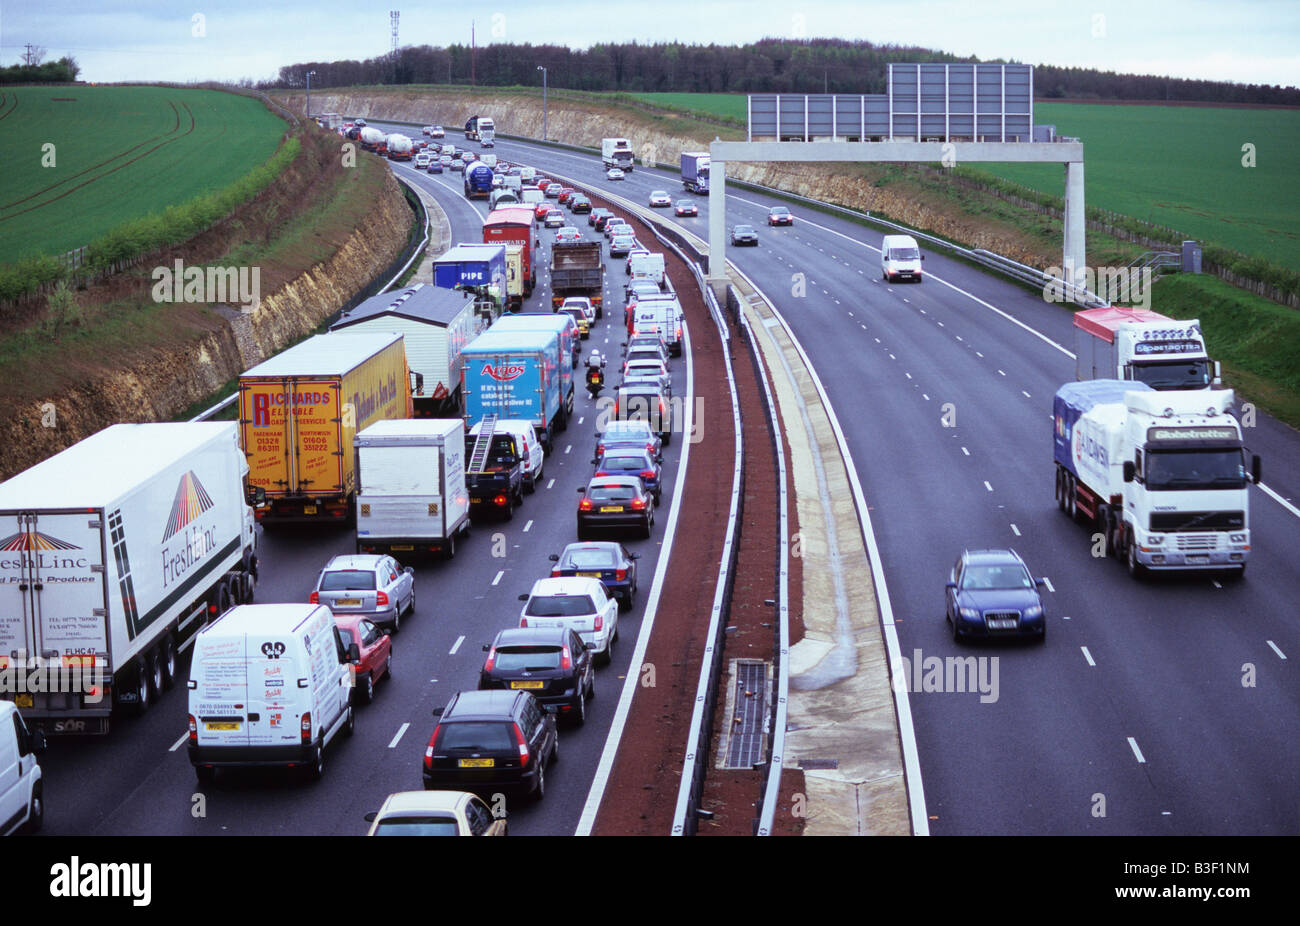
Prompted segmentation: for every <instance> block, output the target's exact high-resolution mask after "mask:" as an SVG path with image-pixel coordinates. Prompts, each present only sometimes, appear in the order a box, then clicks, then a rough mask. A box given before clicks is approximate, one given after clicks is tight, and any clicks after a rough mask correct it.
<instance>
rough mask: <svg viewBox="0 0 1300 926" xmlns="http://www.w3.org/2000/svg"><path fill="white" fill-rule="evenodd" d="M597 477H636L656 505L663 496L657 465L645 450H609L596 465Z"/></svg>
mask: <svg viewBox="0 0 1300 926" xmlns="http://www.w3.org/2000/svg"><path fill="white" fill-rule="evenodd" d="M595 475H597V476H638V477H640V479H641V485H642V486H644V487H645V491H646V494H647V495H653V496H654V500H655V504H656V505H658V504H659V503H660V501H661V496H662V495H663V483H662V481H661V480H660V478H659V477H660V471H659V464H658V463H656V462H655V459H654V457H653V456H651V454H650V452H649V451H646V450H626V449H611V450H607V451H605V455H604V456H603V457H601V458H600V461H599V462H598V463H597V464H596V472H595Z"/></svg>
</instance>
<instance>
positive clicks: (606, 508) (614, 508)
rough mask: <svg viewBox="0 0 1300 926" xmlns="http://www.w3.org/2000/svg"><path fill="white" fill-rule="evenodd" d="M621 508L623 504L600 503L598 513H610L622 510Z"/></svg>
mask: <svg viewBox="0 0 1300 926" xmlns="http://www.w3.org/2000/svg"><path fill="white" fill-rule="evenodd" d="M622 510H623V506H622V505H602V506H601V509H600V513H601V514H612V513H616V512H619V511H622Z"/></svg>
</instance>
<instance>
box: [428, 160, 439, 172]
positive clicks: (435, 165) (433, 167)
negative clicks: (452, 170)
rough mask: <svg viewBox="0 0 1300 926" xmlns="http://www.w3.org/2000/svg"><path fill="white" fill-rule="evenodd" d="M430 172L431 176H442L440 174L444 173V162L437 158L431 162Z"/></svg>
mask: <svg viewBox="0 0 1300 926" xmlns="http://www.w3.org/2000/svg"><path fill="white" fill-rule="evenodd" d="M428 171H429V173H431V174H440V173H442V161H439V160H438V159H437V158H436V157H435V158H434V159H433V160H432V161H430V162H429V167H428Z"/></svg>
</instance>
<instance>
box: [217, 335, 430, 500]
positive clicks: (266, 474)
mask: <svg viewBox="0 0 1300 926" xmlns="http://www.w3.org/2000/svg"><path fill="white" fill-rule="evenodd" d="M412 414H413V408H412V404H411V388H410V378H409V371H408V370H407V366H406V350H405V345H404V343H403V340H402V335H400V334H397V333H395V332H392V331H387V332H370V331H367V332H356V333H349V332H346V331H343V332H336V333H333V334H320V335H317V336H316V337H313V338H308V339H307V340H306V341H303V342H302V343H301V344H298V345H296V346H294V347H291V348H289V349H288V350H287V351H284V352H283V353H281V354H278V355H277V356H275V357H272V358H271V359H270V360H267V361H266V362H264V363H260V364H258V365H257V366H255V367H253V368H252V369H251V370H248V371H247V372H245V373H244V374H243V375H242V376H240V377H239V432H240V444H241V445H242V446H243V448H244V453H245V455H246V456H247V457H248V484H249V487H250V490H260V493H261V495H262V498H263V500H264V503H263V504H261V505H259V506H258V508H257V511H256V514H257V517H258V520H260V521H262V522H264V523H273V522H281V521H306V522H311V521H321V520H328V521H346V520H349V519H350V518H351V517H352V513H353V508H352V502H353V497H354V495H355V494H356V488H357V484H356V469H355V467H354V466H353V462H354V457H353V454H352V438H353V436H354V435H355V434H356V432H357V431H360V430H362V429H363V428H366V427H368V426H369V425H371V424H373V423H374V422H376V421H379V420H381V419H384V418H410V417H411V415H412Z"/></svg>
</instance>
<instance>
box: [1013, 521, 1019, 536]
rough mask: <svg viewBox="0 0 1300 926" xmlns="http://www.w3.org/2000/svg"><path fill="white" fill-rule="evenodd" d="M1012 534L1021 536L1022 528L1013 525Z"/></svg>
mask: <svg viewBox="0 0 1300 926" xmlns="http://www.w3.org/2000/svg"><path fill="white" fill-rule="evenodd" d="M1011 533H1013V534H1015V535H1016V536H1017V537H1019V536H1020V528H1018V527H1016V526H1015V525H1014V524H1012V525H1011Z"/></svg>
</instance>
